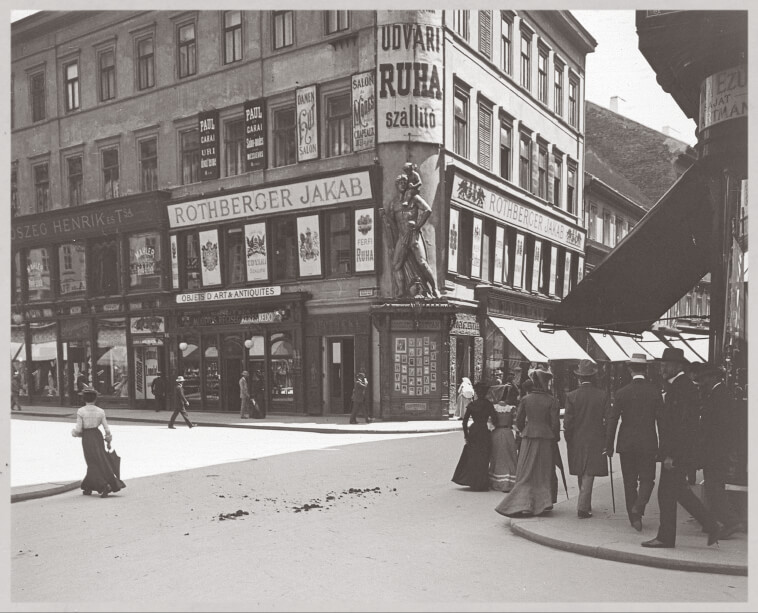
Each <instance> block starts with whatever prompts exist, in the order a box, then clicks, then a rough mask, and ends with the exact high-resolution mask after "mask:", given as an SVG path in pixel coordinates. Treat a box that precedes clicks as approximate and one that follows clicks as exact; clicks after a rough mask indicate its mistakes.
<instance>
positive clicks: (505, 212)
mask: <svg viewBox="0 0 758 613" xmlns="http://www.w3.org/2000/svg"><path fill="white" fill-rule="evenodd" d="M451 200H452V201H453V202H454V203H456V204H461V205H464V206H465V207H467V208H469V209H472V210H474V211H476V212H479V213H483V214H485V215H487V216H488V217H491V218H492V219H496V220H498V221H502V222H503V223H505V224H506V225H508V226H511V227H514V228H518V229H520V230H525V231H526V232H529V233H530V234H533V235H535V236H539V237H540V238H544V239H546V240H548V241H551V242H553V243H557V244H559V245H562V246H564V247H566V248H567V249H572V250H574V251H581V252H583V251H584V239H585V232H584V230H583V229H581V228H575V227H572V226H570V225H569V224H566V223H563V222H562V221H559V220H557V219H553V218H551V217H549V216H548V215H546V214H545V213H542V212H541V211H539V210H537V209H535V208H533V207H531V206H528V205H526V204H521V203H519V202H516V201H515V200H513V199H511V198H509V197H508V196H506V195H504V194H502V193H500V192H496V191H494V190H491V189H488V188H486V187H483V186H482V185H480V184H479V183H477V182H476V181H474V180H472V179H469V178H468V177H464V176H462V175H460V174H458V173H456V175H455V178H454V180H453V191H452V194H451Z"/></svg>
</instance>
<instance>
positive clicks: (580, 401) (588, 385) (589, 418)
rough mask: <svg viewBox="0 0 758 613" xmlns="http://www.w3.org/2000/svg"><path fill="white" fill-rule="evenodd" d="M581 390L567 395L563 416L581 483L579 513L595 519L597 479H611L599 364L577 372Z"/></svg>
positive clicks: (571, 467) (571, 458) (571, 465)
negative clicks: (609, 475)
mask: <svg viewBox="0 0 758 613" xmlns="http://www.w3.org/2000/svg"><path fill="white" fill-rule="evenodd" d="M574 374H575V375H576V376H577V377H578V378H579V387H578V388H576V389H575V390H574V391H572V392H569V393H568V394H566V412H565V415H564V417H563V430H564V438H565V439H566V447H567V451H568V465H569V473H571V474H572V475H576V476H577V477H578V480H579V500H578V501H577V506H576V512H577V515H578V516H579V517H580V518H581V519H587V518H590V517H592V486H593V484H594V482H595V477H607V476H608V463H607V461H606V459H605V455H604V454H603V451H604V450H605V419H606V417H607V416H608V413H609V411H610V402H609V399H608V394H607V393H606V392H605V391H603V390H601V389H600V388H599V387H596V386H595V384H594V378H595V375H596V374H597V365H596V364H595V363H594V362H592V361H591V360H581V361H580V362H579V367H578V368H577V369H576V370H575V371H574Z"/></svg>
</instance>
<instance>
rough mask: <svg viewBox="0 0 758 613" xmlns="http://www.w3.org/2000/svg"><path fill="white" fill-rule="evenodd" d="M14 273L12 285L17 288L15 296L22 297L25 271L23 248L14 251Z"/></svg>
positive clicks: (12, 269)
mask: <svg viewBox="0 0 758 613" xmlns="http://www.w3.org/2000/svg"><path fill="white" fill-rule="evenodd" d="M11 271H12V273H13V282H12V283H11V287H12V288H13V289H14V290H15V292H16V294H15V298H16V299H22V291H23V290H22V287H23V279H24V276H23V271H22V269H21V250H20V249H19V250H16V251H14V253H13V267H12V268H11Z"/></svg>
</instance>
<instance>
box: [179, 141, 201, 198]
mask: <svg viewBox="0 0 758 613" xmlns="http://www.w3.org/2000/svg"><path fill="white" fill-rule="evenodd" d="M192 132H194V133H195V134H196V136H197V141H196V143H195V146H193V147H192V148H191V149H187V150H185V148H184V137H185V136H187V135H189V134H190V133H192ZM178 135H179V139H178V140H179V143H178V144H179V181H180V184H181V185H192V184H193V183H199V182H200V149H201V146H200V129H199V127H198V126H192V127H188V128H184V129H180V130H179V134H178ZM188 157H192V158H193V159H190V160H189V164H190V165H189V169H190V181H185V172H184V171H185V167H186V166H185V164H186V162H187V159H188ZM195 160H196V162H197V163H196V164H195ZM193 168H195V169H196V171H195V172H193V171H192V169H193Z"/></svg>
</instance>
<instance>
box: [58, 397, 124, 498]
mask: <svg viewBox="0 0 758 613" xmlns="http://www.w3.org/2000/svg"><path fill="white" fill-rule="evenodd" d="M82 397H83V399H84V402H86V403H87V404H85V405H84V406H83V407H81V408H79V409H78V410H77V411H76V426H75V427H74V429H73V430H72V431H71V436H76V437H81V439H82V450H83V451H84V461H85V462H87V474H86V475H85V476H84V479H83V480H82V485H81V488H82V493H83V494H84V495H85V496H89V495H90V494H92V492H93V491H96V492H98V493H99V494H100V497H101V498H105V497H106V496H107V495H108V494H110V493H111V492H118V491H119V490H120V489H121V488H124V487H126V485H125V484H124V482H123V481H121V479H119V478H118V477H116V475H115V473H114V471H113V467H111V464H110V462H109V461H108V455H107V454H106V453H105V443H104V441H107V442H108V445H110V442H111V440H112V439H113V436H112V435H111V430H110V428H109V427H108V420H107V419H105V411H103V410H102V409H101V408H100V407H99V406H97V405H95V401H96V400H97V391H96V390H95V389H93V388H92V387H85V388H84V389H83V390H82ZM100 425H102V426H103V430H105V437H103V435H102V433H101V432H100Z"/></svg>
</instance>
